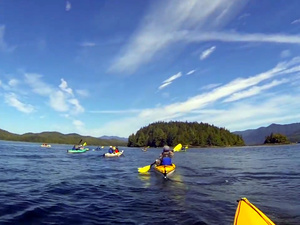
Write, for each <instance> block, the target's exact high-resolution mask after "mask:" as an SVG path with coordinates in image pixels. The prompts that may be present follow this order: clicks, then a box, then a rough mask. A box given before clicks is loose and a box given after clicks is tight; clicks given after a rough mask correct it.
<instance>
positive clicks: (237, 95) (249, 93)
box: [224, 79, 289, 102]
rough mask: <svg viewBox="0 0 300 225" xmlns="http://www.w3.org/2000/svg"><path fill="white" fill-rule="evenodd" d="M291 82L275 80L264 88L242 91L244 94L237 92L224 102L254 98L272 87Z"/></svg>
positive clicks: (263, 86)
mask: <svg viewBox="0 0 300 225" xmlns="http://www.w3.org/2000/svg"><path fill="white" fill-rule="evenodd" d="M287 82H289V80H288V79H282V80H279V81H278V80H273V81H272V82H271V83H269V84H265V85H262V86H254V87H252V88H250V89H248V90H245V91H242V92H236V93H234V94H233V95H232V96H230V97H229V98H227V99H225V100H224V102H232V101H237V100H240V99H243V98H248V97H250V96H254V95H258V94H259V93H261V92H262V91H264V90H267V89H270V88H272V87H275V86H278V85H280V84H284V83H287Z"/></svg>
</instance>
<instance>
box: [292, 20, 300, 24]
mask: <svg viewBox="0 0 300 225" xmlns="http://www.w3.org/2000/svg"><path fill="white" fill-rule="evenodd" d="M296 23H300V19H297V20H293V22H291V24H296Z"/></svg>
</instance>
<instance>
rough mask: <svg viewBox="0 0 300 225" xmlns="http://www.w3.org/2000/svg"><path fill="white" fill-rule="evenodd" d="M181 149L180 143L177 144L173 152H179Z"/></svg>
mask: <svg viewBox="0 0 300 225" xmlns="http://www.w3.org/2000/svg"><path fill="white" fill-rule="evenodd" d="M181 149H182V144H178V145H176V146H175V148H174V149H173V150H174V152H179V151H180V150H181Z"/></svg>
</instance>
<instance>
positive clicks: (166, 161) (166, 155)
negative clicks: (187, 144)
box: [155, 145, 174, 166]
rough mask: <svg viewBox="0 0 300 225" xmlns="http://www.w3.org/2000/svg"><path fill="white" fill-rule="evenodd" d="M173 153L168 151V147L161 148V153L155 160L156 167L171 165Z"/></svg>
mask: <svg viewBox="0 0 300 225" xmlns="http://www.w3.org/2000/svg"><path fill="white" fill-rule="evenodd" d="M173 156H174V151H173V150H171V149H170V147H169V146H168V145H165V146H164V147H163V152H162V153H161V154H160V156H159V159H156V162H155V163H156V165H158V166H159V165H172V159H171V158H172V157H173Z"/></svg>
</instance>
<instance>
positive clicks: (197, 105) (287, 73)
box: [92, 58, 300, 134]
mask: <svg viewBox="0 0 300 225" xmlns="http://www.w3.org/2000/svg"><path fill="white" fill-rule="evenodd" d="M299 72H300V58H294V59H292V60H290V61H285V62H280V63H278V64H277V65H276V66H275V67H274V68H272V69H270V70H268V71H265V72H263V73H259V74H256V75H254V76H251V77H248V78H238V79H235V80H232V81H231V82H229V83H227V84H224V85H222V86H218V87H216V88H214V89H212V90H210V91H208V92H205V93H202V94H200V95H196V96H193V97H190V98H189V99H187V100H186V101H182V102H175V103H172V104H169V105H166V106H158V107H156V108H148V109H144V110H142V111H141V112H140V113H138V114H137V115H135V116H133V117H129V118H126V119H121V120H117V121H114V122H111V123H108V124H106V125H104V126H103V127H102V128H101V129H99V130H97V129H96V130H92V132H98V131H104V130H106V129H107V131H108V130H110V129H111V128H117V127H120V128H121V129H120V130H119V131H120V133H121V132H123V134H124V133H126V131H127V132H130V131H135V130H138V129H139V128H140V127H142V126H144V125H145V124H149V123H151V122H153V121H170V120H185V119H187V118H189V119H188V120H197V121H204V120H206V119H207V120H206V121H204V122H209V123H214V124H215V125H218V126H225V127H228V126H229V128H230V129H233V128H238V127H239V126H240V125H238V123H245V122H246V121H247V122H248V123H249V121H251V124H252V123H253V124H254V122H253V121H256V123H257V124H258V123H262V122H266V120H261V121H260V119H259V118H257V117H258V115H259V116H262V118H264V119H266V118H269V117H270V118H280V116H283V115H287V114H286V113H287V111H290V110H289V109H291V108H292V109H293V110H294V111H295V112H298V111H299V110H296V108H298V109H299V107H300V103H297V104H294V103H293V104H294V105H292V104H291V102H295V101H292V96H289V95H288V96H283V95H281V96H277V95H276V97H274V96H271V97H270V96H268V95H269V93H266V95H263V94H264V92H263V91H265V90H271V89H272V88H274V87H276V86H278V85H280V84H281V85H282V84H284V83H287V84H288V83H289V81H290V79H289V78H288V77H290V78H292V77H293V75H295V74H298V73H299ZM280 76H283V77H284V79H281V80H274V79H276V78H277V77H280ZM260 84H262V85H260ZM299 94H300V93H299ZM257 97H259V98H260V99H261V102H263V103H260V104H258V103H254V102H253V100H254V99H255V98H257ZM277 97H278V98H277ZM230 98H231V99H230ZM234 98H235V99H234ZM224 99H227V101H224ZM242 99H243V101H241V100H242ZM250 99H251V100H252V101H250ZM228 100H230V101H228ZM238 100H239V101H238ZM247 100H249V101H248V102H247ZM214 104H218V105H223V106H224V109H223V110H225V112H226V113H224V114H225V115H224V116H222V113H219V114H218V113H216V114H215V115H211V114H208V113H207V114H205V115H203V114H202V115H201V116H200V115H199V116H198V115H197V116H196V115H193V116H192V114H191V113H192V112H195V111H197V110H205V109H210V107H212V106H213V105H214ZM243 104H244V105H243ZM283 105H284V107H286V109H285V110H283V109H282V108H284V107H283ZM268 107H269V108H268ZM226 108H230V109H229V110H227V109H226ZM233 109H235V110H233ZM238 110H241V111H238ZM216 112H218V111H216ZM236 112H239V113H236ZM243 113H245V114H244V115H243ZM232 115H235V116H234V117H233V116H232ZM263 116H264V117H263ZM295 116H296V114H294V117H295ZM297 116H298V117H299V118H300V116H299V115H298V114H297ZM246 119H247V120H246ZM237 121H238V122H237ZM273 122H274V120H273ZM244 125H245V124H244Z"/></svg>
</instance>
